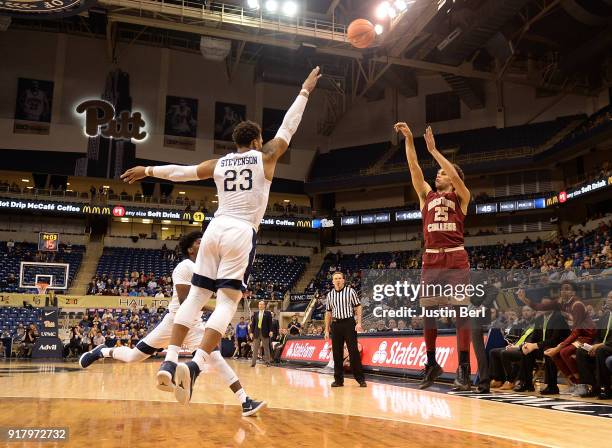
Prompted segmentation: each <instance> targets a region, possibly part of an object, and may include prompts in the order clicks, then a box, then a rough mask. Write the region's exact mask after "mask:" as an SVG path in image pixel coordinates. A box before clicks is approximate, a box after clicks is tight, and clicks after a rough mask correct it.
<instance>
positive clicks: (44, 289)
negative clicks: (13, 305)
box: [36, 282, 49, 295]
mask: <svg viewBox="0 0 612 448" xmlns="http://www.w3.org/2000/svg"><path fill="white" fill-rule="evenodd" d="M48 287H49V283H45V282H38V283H36V289H37V290H38V294H40V295H44V294H45V293H46V292H47V288H48Z"/></svg>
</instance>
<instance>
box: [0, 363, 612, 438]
mask: <svg viewBox="0 0 612 448" xmlns="http://www.w3.org/2000/svg"><path fill="white" fill-rule="evenodd" d="M228 362H229V363H230V365H231V366H232V367H233V368H234V369H235V370H236V372H237V374H238V376H239V377H240V380H241V382H242V384H243V386H244V387H245V390H246V391H247V393H248V394H249V395H250V396H252V397H255V398H258V399H265V400H266V401H267V402H268V407H267V408H266V409H264V410H263V411H261V412H260V413H259V414H258V415H257V416H255V417H251V418H243V417H241V415H240V408H239V406H237V405H236V402H235V400H234V398H233V396H232V394H231V393H230V391H229V390H227V389H226V388H224V387H219V382H218V379H217V377H216V376H215V374H214V373H205V374H203V375H202V376H201V377H200V378H199V379H198V382H197V383H196V389H195V391H194V395H193V399H192V401H191V403H190V404H189V405H188V406H182V405H180V404H178V403H176V402H175V400H174V397H173V395H171V394H167V393H165V392H161V391H158V390H157V389H156V388H155V372H156V371H157V368H158V362H157V361H150V362H145V363H142V364H132V365H125V364H120V363H118V362H109V361H106V362H103V363H102V362H100V363H98V364H96V365H95V366H92V367H91V368H90V369H88V370H86V371H85V370H81V369H79V368H78V365H77V364H76V363H70V362H65V363H52V364H47V363H40V362H10V363H8V362H6V363H2V364H0V396H1V397H2V400H0V427H7V426H10V425H11V423H12V422H13V421H14V420H13V416H14V414H15V412H18V413H19V415H20V418H19V420H20V426H22V427H28V426H48V422H54V426H66V427H68V428H69V444H67V445H69V446H85V445H87V444H91V443H95V445H96V446H130V447H141V446H142V447H144V446H152V445H153V444H155V443H156V442H161V443H163V442H165V441H167V440H168V436H169V434H171V435H172V438H173V439H174V441H175V442H176V443H177V445H180V446H201V447H226V446H227V447H233V446H278V441H279V440H283V439H284V440H286V443H287V444H289V445H292V446H301V447H325V448H332V447H333V448H335V447H346V446H354V447H377V446H425V447H427V446H432V447H433V446H448V447H455V446H456V447H465V446H496V447H505V446H556V447H564V446H568V447H569V446H571V447H580V446H587V445H585V443H584V435H585V434H586V433H588V434H589V437H590V440H605V437H607V436H609V431H610V427H611V426H610V420H609V418H610V416H612V405H611V404H610V403H609V402H608V403H607V410H606V409H605V408H604V407H603V406H604V405H605V402H597V400H594V401H593V403H594V404H596V405H597V406H598V407H599V410H598V412H607V418H606V417H600V416H595V415H584V414H583V415H581V413H590V412H591V411H592V410H593V409H595V408H591V407H588V406H586V405H585V407H584V408H580V407H576V406H574V407H571V406H567V407H566V408H565V409H563V406H562V403H561V401H563V402H564V403H566V404H567V403H568V402H572V403H574V404H576V403H581V401H576V400H575V399H571V400H570V399H568V400H563V397H560V398H557V399H556V401H559V406H558V410H555V409H540V408H538V407H530V406H525V405H518V404H509V403H503V402H495V401H492V400H485V399H474V398H471V397H460V396H453V395H450V394H448V393H445V392H444V387H443V386H440V387H434V390H436V391H421V390H418V389H416V385H415V384H416V383H407V382H406V381H404V380H397V379H394V380H392V381H391V382H389V381H388V379H385V378H384V377H381V378H378V379H377V378H376V377H370V378H368V380H369V386H368V388H367V389H361V388H359V387H358V385H357V384H356V383H354V382H353V381H351V380H348V379H347V381H346V385H345V387H344V388H338V389H331V388H330V386H329V385H330V383H331V381H332V376H331V375H327V374H322V373H317V372H318V370H316V371H314V370H311V371H308V370H305V369H301V370H297V369H294V368H285V367H269V368H266V367H264V366H263V365H257V366H256V368H250V367H249V363H247V362H240V361H231V360H229V361H228ZM513 395H514V396H516V395H517V394H513ZM500 396H501V395H500ZM524 397H525V399H528V398H535V397H529V396H527V395H525V396H524ZM553 400H554V399H553ZM582 403H586V404H588V402H582ZM570 408H571V409H573V410H574V411H575V412H563V410H566V411H568V410H570ZM93 416H95V419H93V418H92V417H93ZM492 416H495V417H494V418H492ZM186 422H189V424H187V423H186ZM559 428H569V429H570V430H568V431H561V430H559ZM383 440H384V442H383ZM94 441H95V442H94ZM62 445H64V444H61V443H57V444H56V445H55V446H62ZM24 446H25V445H24Z"/></svg>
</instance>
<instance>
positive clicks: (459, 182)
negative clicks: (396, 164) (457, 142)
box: [424, 126, 470, 210]
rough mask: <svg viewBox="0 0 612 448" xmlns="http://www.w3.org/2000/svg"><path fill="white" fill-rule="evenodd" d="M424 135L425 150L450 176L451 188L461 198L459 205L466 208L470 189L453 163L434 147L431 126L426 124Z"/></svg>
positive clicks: (434, 142)
mask: <svg viewBox="0 0 612 448" xmlns="http://www.w3.org/2000/svg"><path fill="white" fill-rule="evenodd" d="M424 137H425V143H426V144H427V150H428V151H429V153H430V154H431V155H432V156H433V158H434V159H436V162H438V165H440V168H442V169H443V170H444V172H445V173H446V174H447V175H448V177H450V180H451V182H452V183H453V188H454V189H455V192H456V193H457V196H459V199H460V200H461V207H462V208H463V207H465V209H466V210H467V205H468V204H469V202H470V190H468V188H467V187H466V186H465V183H464V182H463V179H461V177H460V176H459V174H458V173H457V170H456V169H455V167H454V166H453V164H452V163H451V162H449V161H448V159H447V158H446V157H444V156H443V155H442V153H441V152H440V151H438V148H436V141H435V139H434V135H433V131H432V130H431V126H427V129H426V130H425V136H424Z"/></svg>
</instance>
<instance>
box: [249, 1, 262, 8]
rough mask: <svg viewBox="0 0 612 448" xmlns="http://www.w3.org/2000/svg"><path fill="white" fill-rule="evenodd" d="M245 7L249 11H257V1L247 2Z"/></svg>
mask: <svg viewBox="0 0 612 448" xmlns="http://www.w3.org/2000/svg"><path fill="white" fill-rule="evenodd" d="M247 6H248V7H249V8H251V9H259V0H247Z"/></svg>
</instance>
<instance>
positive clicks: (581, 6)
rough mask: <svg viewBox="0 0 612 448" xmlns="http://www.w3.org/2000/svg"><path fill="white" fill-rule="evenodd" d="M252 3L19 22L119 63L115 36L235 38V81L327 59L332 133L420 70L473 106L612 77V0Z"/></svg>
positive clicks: (145, 6)
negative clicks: (500, 91)
mask: <svg viewBox="0 0 612 448" xmlns="http://www.w3.org/2000/svg"><path fill="white" fill-rule="evenodd" d="M252 1H256V0H244V1H238V0H228V1H227V2H226V3H207V4H202V3H201V2H198V0H190V2H183V1H182V0H165V1H163V2H162V1H160V0H99V2H98V5H97V6H96V7H95V8H94V9H90V10H89V11H88V12H87V13H82V14H81V15H79V16H77V17H71V18H64V19H60V20H27V19H13V21H12V23H11V25H10V26H11V27H13V28H20V29H24V28H26V29H43V30H56V31H63V32H70V33H81V34H83V33H84V34H92V35H95V36H97V37H100V38H105V39H107V42H108V46H107V47H108V57H109V59H111V60H116V61H117V62H119V63H120V62H121V61H120V54H118V52H117V51H116V49H117V46H116V42H117V41H123V42H129V43H135V42H138V43H145V44H152V45H159V46H165V47H170V48H178V49H182V50H187V51H194V52H195V51H201V37H202V36H205V37H208V38H211V37H212V38H217V39H223V40H227V41H230V42H231V47H230V51H229V54H228V56H227V57H226V58H225V60H226V63H227V68H228V70H227V74H228V77H231V76H232V73H233V70H234V69H235V67H236V66H237V63H238V62H242V63H251V64H255V66H256V74H257V77H258V79H260V80H266V81H270V82H277V83H287V84H298V83H299V82H301V80H302V78H303V75H304V72H305V71H306V69H308V68H309V67H312V66H314V65H320V66H322V68H323V72H324V73H325V80H326V81H325V82H324V83H322V87H324V88H325V89H326V92H327V96H328V102H327V103H328V106H327V109H328V110H327V115H328V120H326V121H327V124H325V123H323V125H322V127H321V129H320V132H321V133H323V134H329V133H331V132H332V131H333V128H334V127H335V124H336V123H337V122H338V120H340V119H341V117H342V115H343V114H344V112H346V110H347V109H348V108H349V107H350V106H351V104H354V103H355V102H357V101H365V100H368V99H370V100H371V99H376V98H380V96H381V95H382V94H383V92H384V89H385V88H386V87H391V88H395V89H397V90H398V91H399V93H400V94H402V95H404V96H407V97H410V96H415V95H416V94H417V92H418V81H417V75H420V74H422V73H439V74H440V75H441V76H442V77H443V78H444V79H445V80H446V82H447V83H448V85H449V88H450V89H452V90H453V91H455V92H456V93H457V94H458V95H459V97H460V98H461V100H462V101H463V102H464V103H465V104H466V105H467V106H468V107H469V108H471V109H478V108H482V107H484V101H485V98H484V92H483V81H495V82H510V83H517V84H524V85H530V86H534V87H536V88H538V91H539V93H540V94H542V95H558V94H567V93H576V94H582V95H587V96H588V95H595V94H597V93H598V92H600V91H601V89H602V88H604V87H606V86H610V85H611V84H612V64H611V61H612V50H611V49H612V0H400V1H401V2H403V7H401V8H402V9H403V10H400V9H398V7H397V6H395V5H397V4H398V3H394V0H391V2H390V3H391V4H392V5H393V6H394V7H395V10H394V11H395V14H394V15H395V17H393V18H390V17H389V15H390V14H389V15H388V16H387V17H386V18H385V19H383V20H379V19H377V18H376V13H375V12H376V8H377V6H378V4H379V3H380V2H382V0H377V1H374V2H372V1H370V0H304V2H300V1H299V0H295V1H296V3H297V5H298V12H297V15H296V16H294V17H287V16H286V15H283V14H278V13H276V14H272V13H269V12H268V10H267V9H266V5H265V3H263V2H265V1H266V0H260V1H261V2H262V3H263V4H261V5H260V8H259V9H253V8H250V7H249V4H252V3H250V2H252ZM283 1H286V0H279V1H278V3H279V4H280V3H282V2H283ZM355 18H367V19H370V20H371V21H372V22H373V23H380V24H381V25H382V26H383V27H384V30H383V32H382V34H380V35H379V36H378V37H377V39H376V41H375V43H374V44H373V46H372V47H370V48H368V49H365V50H358V49H356V48H353V47H352V46H351V45H350V43H349V42H348V41H347V38H346V27H347V25H348V24H349V23H350V22H351V21H352V20H354V19H355ZM205 40H206V39H205ZM324 121H325V120H324Z"/></svg>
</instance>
